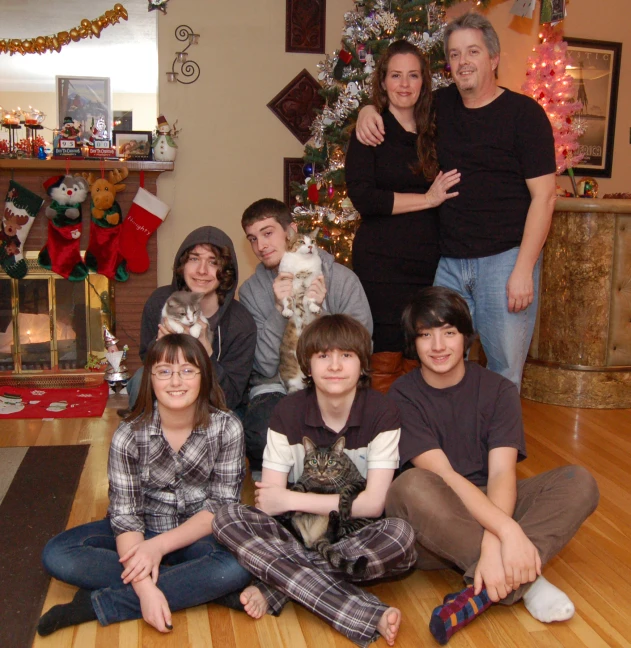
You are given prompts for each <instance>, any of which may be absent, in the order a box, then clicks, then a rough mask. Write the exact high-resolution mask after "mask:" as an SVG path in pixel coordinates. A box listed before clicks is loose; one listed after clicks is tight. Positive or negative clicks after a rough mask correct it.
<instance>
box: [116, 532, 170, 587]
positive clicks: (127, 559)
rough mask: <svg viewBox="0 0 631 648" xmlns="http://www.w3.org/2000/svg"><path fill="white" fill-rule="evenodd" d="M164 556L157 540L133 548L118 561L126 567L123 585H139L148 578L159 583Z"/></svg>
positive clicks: (147, 541) (122, 576) (122, 575)
mask: <svg viewBox="0 0 631 648" xmlns="http://www.w3.org/2000/svg"><path fill="white" fill-rule="evenodd" d="M163 555H164V554H163V553H162V551H161V550H160V544H159V540H158V539H157V538H151V539H149V540H143V542H140V543H138V544H137V545H134V546H133V547H131V549H129V551H127V553H125V555H124V556H121V557H120V560H119V561H118V562H121V563H123V565H125V569H124V570H123V573H122V574H121V578H122V579H123V583H125V585H127V584H128V583H132V582H133V583H137V582H139V581H141V580H142V579H143V578H147V576H151V580H152V581H153V582H154V583H157V582H158V574H159V573H160V563H161V562H162V557H163Z"/></svg>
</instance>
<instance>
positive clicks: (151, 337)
mask: <svg viewBox="0 0 631 648" xmlns="http://www.w3.org/2000/svg"><path fill="white" fill-rule="evenodd" d="M201 244H212V245H215V246H217V247H227V248H229V250H230V255H231V256H232V263H233V265H234V270H235V282H234V286H233V288H232V289H231V290H230V292H228V294H227V295H226V296H225V299H224V303H223V304H222V305H221V306H220V307H219V310H218V311H217V313H216V314H215V315H213V317H212V318H211V319H210V321H209V324H210V327H211V328H212V329H213V331H214V333H215V335H214V339H213V354H212V356H211V360H212V363H213V367H214V369H215V372H216V374H217V378H218V379H219V383H220V384H221V387H222V389H223V391H224V394H225V395H226V403H227V405H228V407H229V408H230V409H235V408H237V407H238V406H239V405H241V404H242V403H244V402H246V401H247V397H246V396H247V393H246V392H247V385H248V379H249V377H250V372H251V370H252V362H253V360H254V350H255V347H256V325H255V324H254V321H253V319H252V316H251V315H250V313H248V311H247V310H246V309H245V308H244V307H243V306H242V305H241V304H240V303H239V302H238V301H237V300H236V299H235V293H236V287H237V283H238V279H239V269H238V265H237V255H236V254H235V251H234V245H233V244H232V240H231V239H230V237H229V236H228V235H226V234H224V233H223V232H222V231H221V230H220V229H218V228H216V227H211V226H206V227H198V228H197V229H196V230H193V231H192V232H191V233H190V234H189V235H188V236H187V237H186V238H185V239H184V242H183V243H182V245H180V249H179V250H178V251H177V254H176V255H175V259H174V261H173V280H172V282H171V284H170V285H168V286H161V287H160V288H157V289H156V290H154V291H153V293H152V294H151V297H149V299H148V300H147V303H146V304H145V307H144V309H143V311H142V322H141V326H140V357H141V358H142V359H143V360H144V359H145V355H146V353H147V350H148V349H149V346H150V345H151V344H153V342H154V341H155V339H156V336H157V335H158V324H159V323H160V321H161V320H162V307H163V306H164V303H165V302H166V300H167V299H168V298H169V295H171V293H173V292H175V291H176V290H183V289H185V288H186V284H185V283H184V280H183V278H182V277H181V276H178V275H177V274H176V272H175V270H176V268H177V266H178V261H179V260H180V257H181V256H182V254H184V252H185V251H186V250H188V249H189V248H192V247H195V246H196V245H201Z"/></svg>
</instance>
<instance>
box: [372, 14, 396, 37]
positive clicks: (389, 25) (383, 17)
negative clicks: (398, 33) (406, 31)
mask: <svg viewBox="0 0 631 648" xmlns="http://www.w3.org/2000/svg"><path fill="white" fill-rule="evenodd" d="M377 20H378V21H379V24H380V25H381V27H382V28H383V29H384V31H386V32H393V31H394V30H395V29H396V28H397V25H398V24H399V21H398V20H397V17H396V16H395V15H394V14H393V13H392V12H391V11H384V12H383V13H379V14H377Z"/></svg>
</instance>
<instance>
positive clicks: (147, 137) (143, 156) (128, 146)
mask: <svg viewBox="0 0 631 648" xmlns="http://www.w3.org/2000/svg"><path fill="white" fill-rule="evenodd" d="M152 135H153V133H152V132H151V131H120V130H116V131H114V133H113V136H114V139H113V142H112V143H113V145H114V148H115V149H116V155H118V157H121V158H125V159H126V160H151V137H152Z"/></svg>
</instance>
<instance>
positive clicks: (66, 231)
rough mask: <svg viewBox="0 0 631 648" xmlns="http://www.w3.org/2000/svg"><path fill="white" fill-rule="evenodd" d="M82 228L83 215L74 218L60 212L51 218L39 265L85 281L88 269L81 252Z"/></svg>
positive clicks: (66, 277) (39, 257)
mask: <svg viewBox="0 0 631 648" xmlns="http://www.w3.org/2000/svg"><path fill="white" fill-rule="evenodd" d="M79 209H81V207H79ZM81 230H82V225H81V216H79V218H78V219H73V218H68V217H67V216H65V215H64V214H63V213H58V214H57V215H56V216H55V217H54V218H52V219H51V220H49V221H48V240H47V241H46V245H45V246H44V247H43V248H42V251H41V252H40V253H39V256H38V257H37V262H38V263H39V265H41V266H42V267H43V268H46V269H47V270H52V271H53V272H56V273H57V274H58V275H61V276H62V277H64V278H65V279H69V280H70V281H83V280H84V279H85V278H86V277H87V276H88V269H87V268H86V267H85V264H84V263H83V260H82V259H81V254H80V253H79V239H80V238H81Z"/></svg>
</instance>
